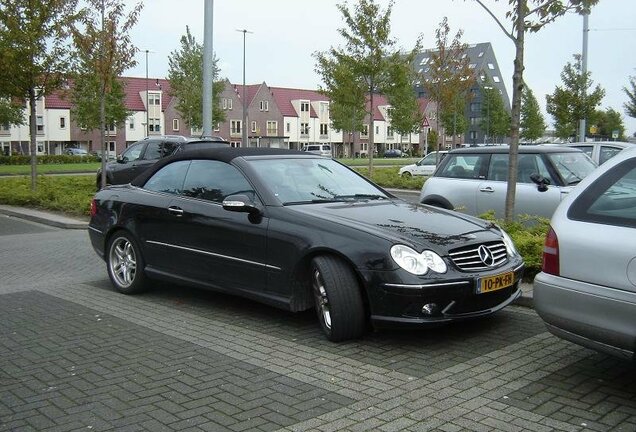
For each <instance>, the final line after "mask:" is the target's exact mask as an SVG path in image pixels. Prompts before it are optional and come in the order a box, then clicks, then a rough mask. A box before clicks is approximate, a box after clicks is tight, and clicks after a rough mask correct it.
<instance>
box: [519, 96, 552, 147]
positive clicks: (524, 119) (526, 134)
mask: <svg viewBox="0 0 636 432" xmlns="http://www.w3.org/2000/svg"><path fill="white" fill-rule="evenodd" d="M520 127H521V137H522V138H525V139H527V140H529V141H530V142H534V141H536V140H538V139H539V138H541V137H542V136H543V134H544V132H545V128H546V125H545V120H544V118H543V114H541V109H540V108H539V103H538V102H537V98H536V97H534V93H533V92H532V90H531V89H530V88H529V87H526V88H524V89H523V94H522V96H521V123H520Z"/></svg>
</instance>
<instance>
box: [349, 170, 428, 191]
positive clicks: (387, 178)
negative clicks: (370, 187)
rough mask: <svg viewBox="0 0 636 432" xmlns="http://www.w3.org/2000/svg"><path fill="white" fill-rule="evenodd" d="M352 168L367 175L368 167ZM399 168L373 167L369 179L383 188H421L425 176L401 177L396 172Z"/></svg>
mask: <svg viewBox="0 0 636 432" xmlns="http://www.w3.org/2000/svg"><path fill="white" fill-rule="evenodd" d="M354 169H355V170H356V171H357V172H358V173H360V174H362V175H363V176H365V177H367V178H368V177H369V169H368V168H362V167H356V168H354ZM399 170H400V167H390V168H386V167H383V168H373V177H372V178H371V180H372V181H373V182H374V183H377V184H378V185H380V186H382V187H384V188H395V189H415V190H420V189H422V185H423V184H424V181H425V180H426V177H422V176H419V177H401V176H400V175H399V174H398V171H399Z"/></svg>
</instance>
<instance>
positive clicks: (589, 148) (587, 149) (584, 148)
mask: <svg viewBox="0 0 636 432" xmlns="http://www.w3.org/2000/svg"><path fill="white" fill-rule="evenodd" d="M572 147H574V148H577V149H579V150H582V151H583V153H585V154H586V155H588V156H589V157H592V151H593V150H594V147H592V146H572Z"/></svg>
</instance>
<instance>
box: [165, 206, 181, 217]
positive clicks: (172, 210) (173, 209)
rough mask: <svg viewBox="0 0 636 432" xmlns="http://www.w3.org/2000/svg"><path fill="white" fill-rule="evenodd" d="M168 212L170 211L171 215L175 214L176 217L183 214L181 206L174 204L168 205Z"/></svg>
mask: <svg viewBox="0 0 636 432" xmlns="http://www.w3.org/2000/svg"><path fill="white" fill-rule="evenodd" d="M168 213H170V214H171V215H173V216H176V217H181V216H183V210H182V209H181V208H179V207H175V206H170V207H168Z"/></svg>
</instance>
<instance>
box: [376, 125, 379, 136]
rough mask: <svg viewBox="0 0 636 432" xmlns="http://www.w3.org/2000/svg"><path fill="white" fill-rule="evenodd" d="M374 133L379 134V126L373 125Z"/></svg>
mask: <svg viewBox="0 0 636 432" xmlns="http://www.w3.org/2000/svg"><path fill="white" fill-rule="evenodd" d="M375 134H376V135H379V134H380V126H376V127H375Z"/></svg>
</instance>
